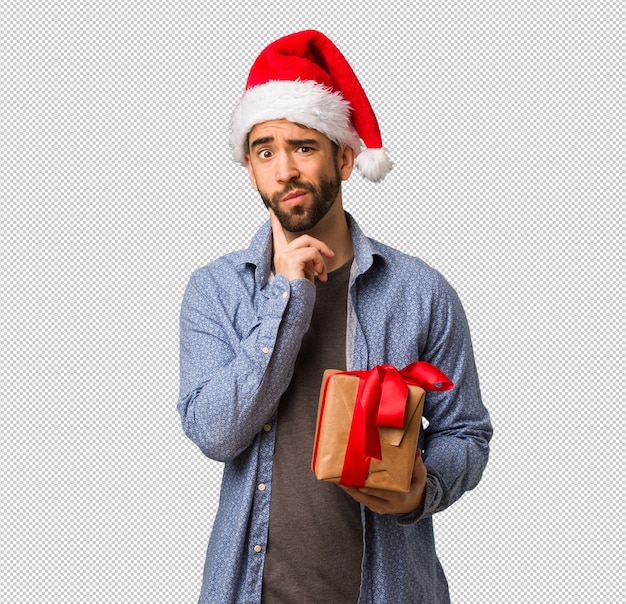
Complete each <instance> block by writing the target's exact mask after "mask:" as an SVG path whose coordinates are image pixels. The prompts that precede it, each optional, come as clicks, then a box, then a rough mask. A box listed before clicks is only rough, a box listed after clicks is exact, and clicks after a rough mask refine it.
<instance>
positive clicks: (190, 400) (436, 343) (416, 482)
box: [178, 31, 491, 604]
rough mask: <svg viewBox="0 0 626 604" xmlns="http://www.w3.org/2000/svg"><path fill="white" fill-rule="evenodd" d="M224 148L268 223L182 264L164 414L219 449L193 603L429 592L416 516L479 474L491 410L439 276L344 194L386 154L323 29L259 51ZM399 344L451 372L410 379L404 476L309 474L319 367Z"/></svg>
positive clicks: (406, 359) (428, 595) (423, 524)
mask: <svg viewBox="0 0 626 604" xmlns="http://www.w3.org/2000/svg"><path fill="white" fill-rule="evenodd" d="M361 140H363V142H364V143H365V145H366V147H367V148H366V149H365V150H361V149H360V145H361V142H360V141H361ZM232 144H233V150H234V155H235V158H236V159H237V160H239V161H241V162H242V163H243V164H245V165H246V167H247V169H248V173H249V177H250V181H251V183H252V186H253V187H254V188H255V189H256V190H257V191H258V192H259V194H260V195H261V198H262V199H263V202H264V203H265V205H266V206H267V208H268V210H269V219H270V220H269V222H268V223H266V224H265V225H263V226H262V227H261V229H260V230H259V231H258V233H257V234H256V235H255V237H254V238H253V240H252V242H251V245H250V247H249V248H248V249H247V250H243V251H239V252H235V253H232V254H228V255H226V256H224V257H222V258H220V259H218V260H216V261H215V262H213V263H211V264H209V265H208V266H206V267H204V268H202V269H200V270H198V271H196V272H195V273H194V274H193V275H192V277H191V280H190V282H189V285H188V287H187V290H186V293H185V297H184V300H183V305H182V311H181V385H180V399H179V403H178V409H179V412H180V415H181V419H182V425H183V429H184V430H185V432H186V434H187V435H188V436H189V437H190V438H191V439H192V440H193V441H194V442H195V443H196V444H197V445H198V446H199V447H200V448H201V450H202V451H203V452H204V453H205V454H206V455H207V456H209V457H211V458H213V459H217V460H221V461H224V462H225V467H224V476H223V481H222V487H221V496H220V505H219V509H218V512H217V516H216V519H215V523H214V525H213V530H212V533H211V538H210V540H209V546H208V551H207V558H206V564H205V573H204V580H203V584H202V590H201V594H200V602H201V603H211V604H213V603H216V602H260V601H263V602H264V603H265V602H270V603H272V602H280V603H283V604H284V603H290V602H294V603H301V602H314V603H317V602H357V600H358V601H359V602H371V603H374V602H375V603H387V602H388V603H393V604H401V603H404V602H423V603H428V604H434V603H437V602H448V601H449V596H448V588H447V583H446V579H445V576H444V573H443V570H442V568H441V565H440V564H439V561H438V559H437V555H436V553H435V548H434V539H433V530H432V522H431V517H432V515H433V514H434V513H436V512H438V511H440V510H443V509H444V508H446V507H448V506H449V505H450V504H452V503H453V502H454V501H456V500H457V499H458V498H459V497H460V496H461V495H462V494H463V493H464V492H465V491H466V490H468V489H471V488H473V487H474V486H475V485H476V484H477V483H478V481H479V480H480V477H481V474H482V471H483V469H484V467H485V464H486V462H487V457H488V442H489V440H490V437H491V425H490V421H489V416H488V414H487V411H486V410H485V408H484V407H483V405H482V403H481V398H480V392H479V387H478V379H477V376H476V371H475V366H474V360H473V355H472V348H471V342H470V336H469V331H468V328H467V324H466V320H465V316H464V313H463V310H462V308H461V305H460V302H459V300H458V298H457V296H456V294H455V293H454V291H453V290H452V289H451V287H450V286H449V285H448V284H447V282H446V281H445V280H444V279H443V278H442V277H441V276H440V275H439V274H438V273H437V272H436V271H434V270H433V269H431V268H429V267H428V266H426V265H425V264H424V263H423V262H421V261H420V260H418V259H416V258H411V257H409V256H407V255H405V254H402V253H400V252H398V251H396V250H393V249H391V248H389V247H387V246H384V245H382V244H380V243H378V242H375V241H373V240H371V239H369V238H366V237H365V236H364V235H363V233H362V232H361V230H360V229H359V227H358V225H357V224H356V222H355V221H354V219H353V218H352V217H351V216H349V215H348V214H346V213H345V212H344V210H343V200H342V188H341V183H342V181H343V180H346V179H347V178H348V177H349V176H350V175H351V173H352V171H353V167H354V166H355V165H356V166H357V168H358V170H359V171H360V172H361V174H362V175H364V176H365V177H366V178H368V179H370V180H373V181H378V180H380V179H381V178H383V177H384V175H385V174H386V173H387V172H388V171H389V169H390V168H391V165H390V163H389V160H388V159H387V156H386V153H385V151H384V149H383V147H382V141H381V137H380V131H379V128H378V124H377V121H376V118H375V116H374V113H373V111H372V109H371V106H370V104H369V102H368V100H367V98H366V96H365V93H364V91H363V89H362V87H361V86H360V84H359V82H358V80H357V78H356V76H355V75H354V73H353V72H352V69H351V68H350V66H349V65H348V63H347V61H346V60H345V58H344V57H343V56H342V55H341V53H340V52H339V51H338V50H337V48H336V47H335V46H334V44H333V43H332V42H331V41H330V40H329V39H328V38H326V37H325V36H323V35H322V34H320V33H319V32H314V31H304V32H299V33H296V34H292V35H290V36H287V37H285V38H281V39H280V40H277V41H276V42H274V43H272V44H270V45H269V46H268V47H267V48H266V49H265V50H264V51H263V52H262V53H261V55H260V56H259V57H258V58H257V60H256V62H255V63H254V65H253V67H252V69H251V71H250V75H249V78H248V83H247V86H246V92H245V94H244V96H243V98H242V99H241V102H240V103H239V105H238V107H237V109H236V110H235V113H234V116H233V124H232ZM363 203H372V202H371V201H366V200H364V201H363ZM417 360H424V361H428V362H430V363H432V364H433V365H435V366H437V367H438V368H439V369H441V370H442V371H443V372H444V373H446V374H447V375H448V376H449V377H450V379H451V380H452V381H453V382H454V383H455V387H454V389H453V390H451V391H449V392H436V393H435V392H429V393H428V394H427V398H426V402H425V406H424V415H425V417H427V418H428V420H429V422H430V423H429V426H428V428H427V429H426V430H425V431H424V434H423V442H422V447H423V449H424V452H423V455H422V453H421V450H418V451H416V456H415V465H414V469H413V476H412V483H411V488H410V490H409V492H408V493H399V492H393V491H386V490H380V489H371V488H370V489H367V488H354V487H352V488H348V487H340V486H337V485H335V484H330V483H327V482H321V481H318V480H316V478H315V476H314V475H313V473H312V472H311V469H310V464H311V454H312V448H313V440H314V434H315V423H316V414H317V403H318V397H319V389H320V385H321V377H322V373H323V371H324V370H325V369H328V368H332V369H340V370H345V369H349V370H354V369H370V368H372V367H374V366H376V365H379V364H383V363H386V364H390V365H394V366H396V367H398V368H402V367H404V366H406V365H407V364H409V363H412V362H414V361H417Z"/></svg>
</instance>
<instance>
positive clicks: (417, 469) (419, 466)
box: [412, 449, 426, 482]
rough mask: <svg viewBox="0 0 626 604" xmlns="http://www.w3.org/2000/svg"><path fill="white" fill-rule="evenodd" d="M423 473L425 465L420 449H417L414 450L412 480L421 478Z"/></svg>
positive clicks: (424, 472)
mask: <svg viewBox="0 0 626 604" xmlns="http://www.w3.org/2000/svg"><path fill="white" fill-rule="evenodd" d="M425 474H426V466H425V465H424V461H423V460H422V451H421V450H420V449H418V450H417V451H416V452H415V463H414V464H413V480H412V482H417V481H419V480H421V479H422V478H423V477H424V475H425Z"/></svg>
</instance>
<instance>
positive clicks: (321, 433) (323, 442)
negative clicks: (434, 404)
mask: <svg viewBox="0 0 626 604" xmlns="http://www.w3.org/2000/svg"><path fill="white" fill-rule="evenodd" d="M451 388H453V384H452V382H451V381H450V380H449V379H448V377H447V376H446V375H445V374H443V373H442V372H441V371H439V369H437V368H436V367H434V366H433V365H430V364H429V363H425V362H423V361H418V362H416V363H412V364H410V365H407V366H406V367H405V368H404V369H402V370H398V369H396V368H395V367H392V366H391V365H377V366H376V367H374V368H373V369H371V370H369V371H336V370H332V369H328V370H326V371H325V372H324V377H323V380H322V387H321V390H320V399H319V406H318V411H317V428H316V434H315V444H314V449H313V460H312V464H311V465H312V469H313V472H314V473H315V476H316V477H317V478H318V479H319V480H326V481H329V482H336V483H340V484H343V485H345V486H352V487H363V486H368V487H375V488H380V489H388V490H391V491H404V492H406V491H408V490H409V489H410V486H411V477H412V474H413V465H414V462H415V452H416V447H417V439H418V436H419V430H420V426H421V421H422V411H423V408H424V398H425V391H426V390H437V391H439V390H450V389H451Z"/></svg>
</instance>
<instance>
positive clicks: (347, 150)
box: [337, 145, 354, 180]
mask: <svg viewBox="0 0 626 604" xmlns="http://www.w3.org/2000/svg"><path fill="white" fill-rule="evenodd" d="M337 166H338V168H339V174H340V175H341V180H348V178H350V174H352V169H353V168H354V149H353V148H352V147H350V145H343V146H342V147H339V151H338V152H337Z"/></svg>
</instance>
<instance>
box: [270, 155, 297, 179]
mask: <svg viewBox="0 0 626 604" xmlns="http://www.w3.org/2000/svg"><path fill="white" fill-rule="evenodd" d="M276 159H277V161H276V180H277V181H278V182H281V183H286V182H289V181H291V180H293V179H294V178H298V176H299V174H300V171H299V170H298V165H297V162H296V160H295V158H294V157H293V155H292V154H291V153H289V152H283V153H279V154H278V157H277V158H276Z"/></svg>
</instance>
